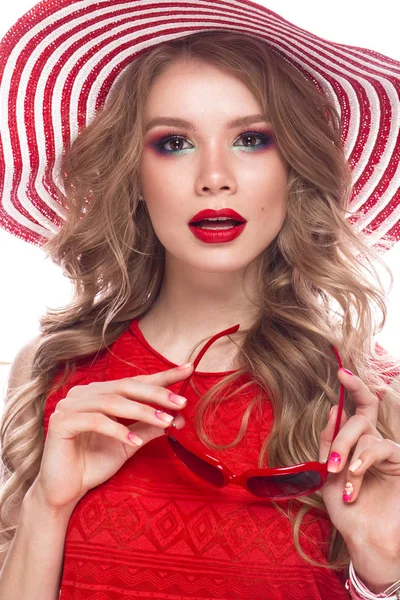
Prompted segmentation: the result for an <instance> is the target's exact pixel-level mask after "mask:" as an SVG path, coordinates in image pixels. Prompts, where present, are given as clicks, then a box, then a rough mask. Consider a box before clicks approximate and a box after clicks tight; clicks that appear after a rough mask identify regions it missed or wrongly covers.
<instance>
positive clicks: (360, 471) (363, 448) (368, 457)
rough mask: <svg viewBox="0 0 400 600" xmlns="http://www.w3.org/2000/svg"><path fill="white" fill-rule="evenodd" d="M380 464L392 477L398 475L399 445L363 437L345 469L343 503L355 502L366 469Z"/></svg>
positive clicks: (399, 463) (371, 437) (384, 440)
mask: <svg viewBox="0 0 400 600" xmlns="http://www.w3.org/2000/svg"><path fill="white" fill-rule="evenodd" d="M382 463H387V465H385V472H386V473H388V474H391V475H394V476H398V475H400V445H399V444H396V442H394V441H393V440H388V439H383V438H382V439H377V438H376V437H374V436H363V437H362V438H361V439H360V444H359V445H357V448H356V450H355V452H354V456H353V459H352V461H351V464H350V466H349V468H348V469H347V477H346V485H345V489H344V491H343V501H344V502H346V503H351V502H354V501H355V500H357V498H358V496H359V494H360V490H361V487H362V483H363V478H364V476H365V474H366V472H367V471H368V469H370V468H371V467H372V466H374V465H379V464H382Z"/></svg>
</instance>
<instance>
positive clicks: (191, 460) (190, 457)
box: [168, 436, 224, 487]
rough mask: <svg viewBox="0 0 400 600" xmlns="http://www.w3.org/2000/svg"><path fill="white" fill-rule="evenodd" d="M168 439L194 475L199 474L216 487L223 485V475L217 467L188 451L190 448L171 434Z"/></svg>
mask: <svg viewBox="0 0 400 600" xmlns="http://www.w3.org/2000/svg"><path fill="white" fill-rule="evenodd" d="M168 441H169V443H170V445H171V447H172V449H173V451H174V452H175V454H176V456H177V457H178V458H179V459H180V460H181V461H182V462H183V464H184V465H186V466H187V467H188V468H189V469H190V470H191V471H193V473H196V475H199V477H201V478H202V479H206V480H207V481H209V482H210V483H212V484H213V485H216V486H218V487H222V486H223V485H224V476H223V474H222V473H221V471H220V470H219V469H217V468H216V467H213V466H212V465H210V464H209V463H208V462H206V461H204V460H202V459H201V458H199V457H198V456H196V455H195V454H193V453H192V452H190V450H186V448H185V447H184V446H182V444H180V443H179V442H178V441H177V440H176V439H175V438H173V437H172V436H169V438H168Z"/></svg>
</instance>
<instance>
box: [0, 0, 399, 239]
mask: <svg viewBox="0 0 400 600" xmlns="http://www.w3.org/2000/svg"><path fill="white" fill-rule="evenodd" d="M215 29H217V30H231V31H237V32H243V33H246V34H249V35H253V36H256V37H259V38H260V39H262V40H264V41H265V42H266V43H267V44H269V45H270V46H271V47H273V48H275V49H276V50H278V51H279V52H280V53H281V54H284V55H285V56H286V58H287V59H288V60H290V61H291V62H292V63H293V64H294V65H295V66H296V67H297V68H298V69H300V70H301V71H303V72H304V73H306V74H307V75H308V76H309V77H310V78H311V79H312V80H313V81H314V83H315V84H316V85H318V86H320V87H321V88H322V89H323V90H324V92H325V93H326V94H327V96H329V97H330V98H331V99H332V100H333V101H334V104H335V106H336V108H337V109H338V111H339V114H340V116H341V121H342V136H343V144H344V148H345V154H346V158H347V160H348V162H349V164H350V167H351V169H352V174H353V194H352V199H351V204H350V209H351V211H360V213H361V215H362V216H361V217H355V216H350V217H349V219H350V220H352V222H353V224H354V227H355V228H356V229H357V230H358V231H360V232H361V231H362V232H364V233H368V243H369V244H370V245H378V244H379V245H380V244H381V243H382V241H383V240H386V244H387V247H388V248H389V247H390V246H391V245H393V243H395V242H396V241H398V240H399V239H400V191H399V182H400V168H399V157H400V135H399V130H400V111H399V103H400V101H399V97H400V63H399V62H398V61H396V60H394V59H391V58H389V57H386V56H384V55H382V54H379V53H377V52H374V51H371V50H367V49H362V48H356V47H352V46H345V45H342V44H336V43H334V42H330V41H327V40H323V39H321V38H319V37H318V36H316V35H314V34H312V33H310V32H308V31H306V30H304V29H301V28H299V27H297V26H295V25H293V24H292V23H290V22H288V21H286V20H285V19H283V18H282V17H280V16H279V15H277V14H276V13H274V12H272V11H270V10H269V9H268V8H266V7H264V6H261V5H259V4H255V3H253V2H250V1H249V0H241V1H233V0H232V1H224V2H220V1H217V0H200V1H198V0H185V2H184V3H181V2H171V1H158V2H157V3H154V2H151V1H150V0H140V1H139V0H122V1H121V0H120V1H119V2H118V1H116V0H96V1H94V0H72V1H71V0H57V1H50V2H48V1H43V2H40V3H39V4H37V5H36V6H35V7H34V8H33V9H32V10H30V11H29V12H28V13H27V14H25V15H24V16H23V17H22V18H21V19H19V21H17V23H16V24H15V25H14V26H13V27H12V28H11V29H10V30H9V31H8V33H7V34H6V35H5V37H4V38H3V39H2V41H1V42H0V106H1V115H0V178H1V179H0V193H1V200H0V225H1V226H2V227H3V228H4V229H6V230H8V231H10V232H11V233H13V234H14V235H16V236H18V237H20V238H22V239H24V240H26V241H28V242H31V243H33V244H36V245H41V244H43V243H44V242H45V241H46V240H47V239H49V238H50V237H51V236H52V235H54V234H55V233H56V232H57V231H58V230H59V228H60V226H61V225H62V222H63V220H64V219H65V216H66V212H65V209H64V208H63V207H62V206H61V205H60V203H59V202H58V201H57V189H58V190H59V191H61V192H63V190H62V186H61V183H60V181H58V179H57V174H58V166H59V161H60V157H61V156H62V153H63V150H64V149H65V148H67V147H68V146H69V145H70V144H71V142H72V141H73V139H74V138H75V137H76V136H77V135H78V131H79V129H80V127H82V126H84V125H87V124H88V123H90V122H91V120H92V119H93V118H94V116H95V114H96V112H97V111H98V110H99V109H100V108H101V107H102V106H103V104H104V102H105V101H106V99H107V96H108V94H109V93H110V91H111V90H112V87H113V85H114V84H115V82H116V81H117V79H118V77H119V76H120V75H121V73H122V72H123V71H124V69H125V68H126V67H127V66H128V65H129V63H130V62H131V61H132V60H134V59H135V57H136V56H137V55H138V54H140V53H141V52H142V51H145V50H146V49H148V48H150V47H152V46H153V45H155V44H158V43H160V42H162V41H166V40H171V39H175V38H178V37H183V36H185V35H188V34H190V33H196V32H200V31H206V30H215Z"/></svg>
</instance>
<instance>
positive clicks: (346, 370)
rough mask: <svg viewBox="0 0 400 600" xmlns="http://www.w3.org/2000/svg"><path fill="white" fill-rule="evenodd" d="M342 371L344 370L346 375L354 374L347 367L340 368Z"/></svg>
mask: <svg viewBox="0 0 400 600" xmlns="http://www.w3.org/2000/svg"><path fill="white" fill-rule="evenodd" d="M342 371H344V372H345V373H347V375H354V373H352V372H351V371H349V370H348V369H342Z"/></svg>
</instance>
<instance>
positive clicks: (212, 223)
mask: <svg viewBox="0 0 400 600" xmlns="http://www.w3.org/2000/svg"><path fill="white" fill-rule="evenodd" d="M246 223H247V221H246V219H245V218H244V217H242V215H240V214H239V213H237V212H236V211H235V210H232V209H231V208H221V209H219V210H214V209H211V208H206V209H205V210H201V211H200V212H198V213H197V214H196V215H194V217H192V218H191V220H190V221H189V228H190V230H191V232H192V233H193V235H195V236H196V237H197V238H198V239H199V240H201V241H202V242H205V243H206V244H223V243H226V242H231V241H232V240H234V239H236V238H237V237H238V236H239V235H240V234H241V233H242V231H243V230H244V228H245V227H246Z"/></svg>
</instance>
